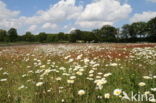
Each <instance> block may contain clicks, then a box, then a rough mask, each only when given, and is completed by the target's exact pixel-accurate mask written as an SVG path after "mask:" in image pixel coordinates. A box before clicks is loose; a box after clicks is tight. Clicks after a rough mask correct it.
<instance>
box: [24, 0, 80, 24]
mask: <svg viewBox="0 0 156 103" xmlns="http://www.w3.org/2000/svg"><path fill="white" fill-rule="evenodd" d="M75 2H76V0H60V1H59V2H58V3H56V4H55V5H51V6H50V7H49V9H48V10H45V11H43V10H39V11H37V13H36V15H35V16H33V17H28V18H27V17H23V19H26V23H29V24H33V23H45V22H63V21H65V20H71V19H76V18H77V17H78V15H79V14H80V13H81V11H82V7H81V6H76V5H75Z"/></svg>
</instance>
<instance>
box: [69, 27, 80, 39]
mask: <svg viewBox="0 0 156 103" xmlns="http://www.w3.org/2000/svg"><path fill="white" fill-rule="evenodd" d="M81 36H82V32H81V31H80V30H78V29H77V30H73V31H71V32H70V40H69V41H70V42H76V41H77V40H82V38H81Z"/></svg>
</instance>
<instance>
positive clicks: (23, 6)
mask: <svg viewBox="0 0 156 103" xmlns="http://www.w3.org/2000/svg"><path fill="white" fill-rule="evenodd" d="M0 13H1V16H0V28H1V29H6V30H8V29H9V28H11V27H15V28H17V30H18V32H19V33H20V34H23V33H25V32H26V31H31V32H33V33H39V32H42V31H44V32H47V33H50V32H51V33H55V32H69V31H70V30H73V29H76V28H78V29H82V30H92V29H96V28H100V27H101V26H102V25H106V24H109V25H114V26H116V27H121V26H122V25H123V24H126V23H132V22H137V21H148V20H149V19H151V18H153V17H156V0H0Z"/></svg>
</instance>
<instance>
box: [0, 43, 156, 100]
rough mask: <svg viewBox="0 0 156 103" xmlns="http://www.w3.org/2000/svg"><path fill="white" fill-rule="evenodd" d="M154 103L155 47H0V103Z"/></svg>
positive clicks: (108, 45) (155, 79) (105, 44)
mask: <svg viewBox="0 0 156 103" xmlns="http://www.w3.org/2000/svg"><path fill="white" fill-rule="evenodd" d="M148 102H149V103H151V102H156V44H155V43H142V44H141V43H140V44H139V43H138V44H130V43H129V44H117V43H116V44H115V43H112V44H109V43H108V44H107V43H102V44H98V43H97V44H85V43H84V44H83V43H82V44H81V43H77V44H76V43H75V44H68V43H67V44H33V45H28V44H26V45H25V44H23V45H14V46H7V45H3V44H2V45H1V44H0V103H148Z"/></svg>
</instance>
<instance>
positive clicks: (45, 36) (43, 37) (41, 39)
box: [38, 32, 47, 42]
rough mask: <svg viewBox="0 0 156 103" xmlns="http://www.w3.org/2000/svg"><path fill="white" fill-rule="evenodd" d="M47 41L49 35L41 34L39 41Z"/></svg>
mask: <svg viewBox="0 0 156 103" xmlns="http://www.w3.org/2000/svg"><path fill="white" fill-rule="evenodd" d="M46 39H47V34H46V33H45V32H41V33H39V34H38V41H39V42H45V41H46Z"/></svg>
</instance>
